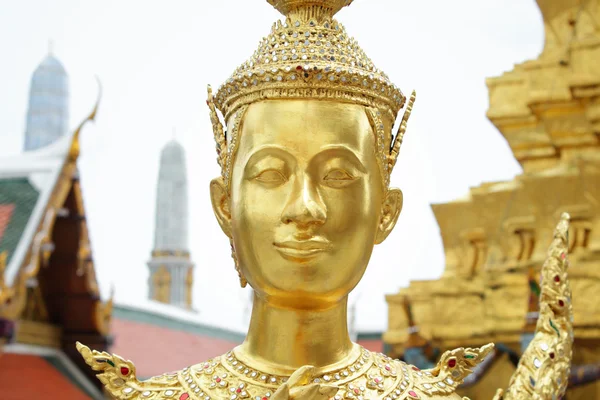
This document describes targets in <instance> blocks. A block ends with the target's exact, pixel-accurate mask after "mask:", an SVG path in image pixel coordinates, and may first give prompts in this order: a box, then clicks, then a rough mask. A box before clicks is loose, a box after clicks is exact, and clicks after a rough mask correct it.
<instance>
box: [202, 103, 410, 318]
mask: <svg viewBox="0 0 600 400" xmlns="http://www.w3.org/2000/svg"><path fill="white" fill-rule="evenodd" d="M240 129H241V130H240V132H239V133H238V141H239V145H238V149H237V154H236V156H235V161H234V165H233V171H232V178H231V197H230V201H229V204H228V206H227V208H228V210H227V212H228V213H229V216H228V218H229V223H230V227H229V228H228V229H230V235H231V236H232V237H233V241H234V245H235V249H236V253H237V256H238V260H239V262H240V264H241V266H242V271H243V273H244V276H245V277H246V279H247V280H248V282H249V283H250V285H251V286H252V287H253V288H254V289H255V290H256V291H257V292H258V293H259V295H264V296H266V297H268V298H269V300H270V301H279V302H281V303H282V304H285V305H290V306H293V305H294V304H302V306H303V307H307V306H310V305H311V304H312V305H314V306H315V307H316V306H319V305H325V304H327V303H330V302H335V301H339V300H340V299H341V298H343V297H344V296H346V295H347V294H348V293H349V292H350V291H351V290H352V289H353V288H354V287H355V286H356V284H357V283H358V282H359V281H360V279H361V277H362V275H363V273H364V271H365V269H366V266H367V263H368V261H369V258H370V256H371V252H372V250H373V246H374V244H375V243H376V242H377V241H382V240H383V239H381V240H378V236H380V231H381V229H382V223H384V222H385V221H382V213H384V214H385V213H386V209H385V207H384V204H385V203H386V202H385V201H384V198H385V195H384V193H385V191H384V187H383V183H382V178H381V174H380V170H379V165H378V164H377V152H376V151H375V137H374V133H373V130H372V127H371V125H370V122H369V119H368V117H367V115H366V112H365V110H364V108H363V107H361V106H358V105H352V104H341V103H335V102H326V101H317V100H272V101H262V102H259V103H255V104H252V105H250V106H249V108H248V110H247V111H246V115H245V116H244V117H243V121H242V125H241V128H240ZM396 192H397V193H399V191H396ZM214 197H215V196H214V193H213V204H214V203H215V201H214ZM399 203H400V204H399V206H400V207H401V195H400V202H399ZM387 211H389V210H387ZM397 211H398V213H399V208H398V210H397ZM217 214H218V212H217ZM217 217H219V215H217ZM393 219H394V221H393V223H395V220H396V219H397V214H396V215H395V218H393ZM220 222H221V221H220ZM222 225H223V224H222ZM392 226H393V224H392ZM386 229H387V228H386ZM384 230H385V229H384ZM389 230H391V227H390V228H389Z"/></svg>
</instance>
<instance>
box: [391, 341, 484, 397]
mask: <svg viewBox="0 0 600 400" xmlns="http://www.w3.org/2000/svg"><path fill="white" fill-rule="evenodd" d="M493 350H494V345H493V344H488V345H485V346H483V347H480V348H467V349H465V348H458V349H454V350H449V351H446V352H445V353H444V354H443V355H442V357H441V358H440V360H439V361H438V363H437V365H436V366H435V367H434V368H431V369H427V370H421V369H419V368H417V367H415V366H414V365H409V364H406V363H404V362H402V361H393V364H392V368H393V369H395V370H397V371H398V372H399V373H400V374H401V375H403V376H404V377H403V379H402V380H401V383H400V387H399V389H400V391H402V392H405V393H406V395H407V397H406V398H407V399H430V400H437V399H444V400H450V399H452V400H461V399H463V397H461V396H459V395H458V394H457V393H456V389H457V388H458V386H460V385H461V384H462V383H463V382H464V380H465V378H466V377H467V376H469V374H470V373H471V372H472V371H473V368H475V367H476V366H477V365H478V364H480V363H481V362H482V361H483V360H484V359H485V358H486V357H487V356H488V354H490V353H491V352H492V351H493ZM465 399H466V398H465Z"/></svg>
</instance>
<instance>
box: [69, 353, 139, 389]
mask: <svg viewBox="0 0 600 400" xmlns="http://www.w3.org/2000/svg"><path fill="white" fill-rule="evenodd" d="M75 345H76V347H77V351H78V352H79V353H80V354H81V356H82V357H83V359H84V360H85V362H86V364H87V365H89V366H90V367H91V368H92V369H93V370H94V371H99V372H101V373H99V374H98V375H97V377H98V379H99V380H100V382H102V383H103V384H104V386H105V387H106V390H107V391H108V392H109V393H110V394H111V395H112V396H114V397H115V398H116V399H121V398H125V396H124V394H125V395H126V394H128V393H130V392H133V391H140V390H141V383H140V382H139V381H138V380H137V378H136V375H135V365H133V363H132V362H131V361H125V360H124V359H122V358H121V357H119V356H117V355H115V354H109V353H107V352H105V351H103V352H99V351H96V350H91V349H90V348H89V347H87V346H85V345H83V344H81V343H79V342H77V343H76V344H75Z"/></svg>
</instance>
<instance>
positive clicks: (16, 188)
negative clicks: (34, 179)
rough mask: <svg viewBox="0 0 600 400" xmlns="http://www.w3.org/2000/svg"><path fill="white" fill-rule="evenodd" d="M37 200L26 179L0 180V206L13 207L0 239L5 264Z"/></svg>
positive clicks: (0, 249)
mask: <svg viewBox="0 0 600 400" xmlns="http://www.w3.org/2000/svg"><path fill="white" fill-rule="evenodd" d="M38 198H39V192H38V191H37V190H36V189H35V188H34V187H33V186H32V185H31V183H29V179H27V178H10V179H0V204H12V205H14V206H15V209H14V211H13V213H12V215H11V218H10V221H9V223H8V225H7V226H6V229H5V231H4V235H2V237H1V238H0V253H2V252H3V251H6V252H7V253H8V255H7V260H6V263H7V264H9V263H10V261H11V258H12V255H13V253H14V251H15V249H16V248H17V246H18V244H19V241H20V240H21V236H22V235H23V232H24V231H25V227H26V226H27V223H28V222H29V218H30V217H31V213H32V212H33V210H34V208H35V205H36V203H37V201H38Z"/></svg>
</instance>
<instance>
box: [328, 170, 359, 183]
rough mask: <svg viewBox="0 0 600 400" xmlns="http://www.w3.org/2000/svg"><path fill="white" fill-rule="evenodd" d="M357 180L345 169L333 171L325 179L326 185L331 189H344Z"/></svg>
mask: <svg viewBox="0 0 600 400" xmlns="http://www.w3.org/2000/svg"><path fill="white" fill-rule="evenodd" d="M355 180H356V178H355V177H354V176H352V175H351V174H350V173H349V172H347V171H345V170H343V169H334V170H331V171H329V172H328V173H327V174H326V175H325V177H324V178H323V181H324V183H325V184H326V185H328V186H331V187H343V186H346V185H349V184H350V183H352V182H354V181H355Z"/></svg>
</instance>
